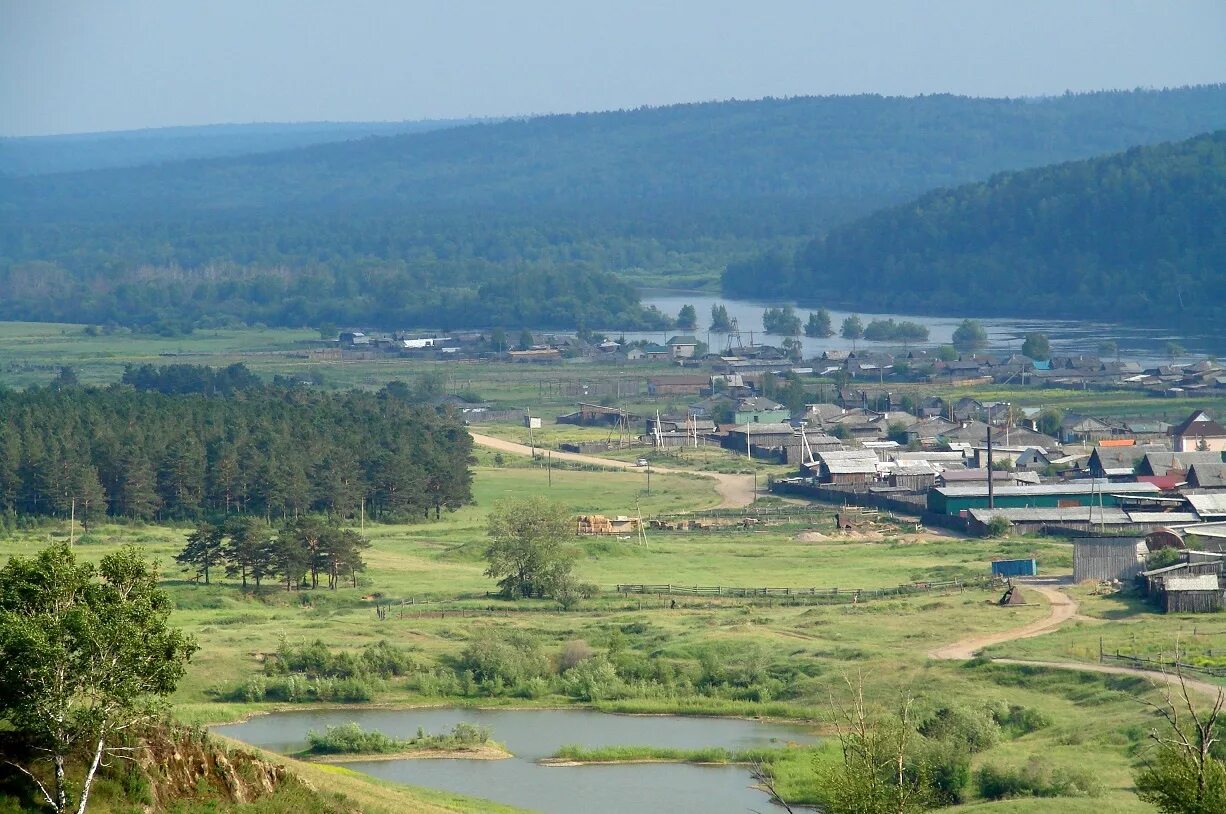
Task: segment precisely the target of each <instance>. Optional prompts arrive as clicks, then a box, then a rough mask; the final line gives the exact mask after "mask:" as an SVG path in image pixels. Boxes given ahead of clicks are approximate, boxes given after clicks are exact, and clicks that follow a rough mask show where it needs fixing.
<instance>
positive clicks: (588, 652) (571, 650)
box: [558, 639, 596, 673]
mask: <svg viewBox="0 0 1226 814" xmlns="http://www.w3.org/2000/svg"><path fill="white" fill-rule="evenodd" d="M595 654H596V651H594V650H593V649H592V646H591V645H589V644H588V643H587V642H585V641H583V640H582V639H574V640H572V641H569V642H566V643H565V644H564V645H562V650H561V651H560V652H559V653H558V672H559V673H564V672H566V671H567V670H569V669H570V668H572V667H574V666H576V665H578V664H579V662H581V661H586V660H587V659H590V658H591V657H592V656H594V655H595Z"/></svg>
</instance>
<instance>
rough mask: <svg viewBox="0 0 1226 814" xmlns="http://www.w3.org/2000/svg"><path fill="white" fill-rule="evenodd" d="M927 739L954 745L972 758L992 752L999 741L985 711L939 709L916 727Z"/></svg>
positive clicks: (993, 725)
mask: <svg viewBox="0 0 1226 814" xmlns="http://www.w3.org/2000/svg"><path fill="white" fill-rule="evenodd" d="M919 731H920V734H922V735H923V736H924V737H926V738H930V739H933V740H941V741H953V742H955V743H958V744H961V745H963V746H965V748H966V750H967V751H968V752H970V753H971V754H974V753H976V752H982V751H984V750H985V749H991V748H992V747H993V746H995V745H996V743H997V741H998V740H1000V727H999V726H997V724H996V721H995V719H994V718H993V717H992V716H991V715H989V714H988V713H987V712H986V711H982V710H970V709H965V708H963V707H941V708H940V709H938V710H937V711H936V712H935V713H933V715H932V717H930V718H928V719H927V720H926V721H924V722H923V723H922V724H920V726H919Z"/></svg>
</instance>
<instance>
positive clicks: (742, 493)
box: [469, 432, 754, 509]
mask: <svg viewBox="0 0 1226 814" xmlns="http://www.w3.org/2000/svg"><path fill="white" fill-rule="evenodd" d="M469 434H470V435H471V436H472V437H473V442H474V443H477V444H480V445H481V446H483V447H488V448H489V449H494V450H498V451H499V452H509V453H511V454H512V455H531V454H532V448H531V447H529V446H527V445H525V444H517V443H515V442H514V441H504V440H503V439H501V438H494V437H493V436H490V435H481V434H480V433H475V432H470V433H469ZM551 455H552V456H553V458H554V459H555V460H560V461H573V462H574V463H580V464H591V465H594V466H603V467H605V468H607V469H627V470H631V471H634V472H638V471H641V470H640V468H639V467H637V466H635V465H634V464H632V463H629V462H627V461H614V460H610V459H608V458H600V457H598V456H596V455H581V454H579V453H577V452H558V451H557V450H551ZM651 471H652V472H663V473H665V474H681V475H699V476H701V477H704V478H711V479H712V480H714V481H715V491H717V492H719V496H720V504H719V508H721V509H739V508H741V507H743V506H748V505H749V504H751V503H753V498H754V494H753V483H754V478H753V475H728V474H724V473H721V472H694V471H691V470H686V469H671V468H668V467H663V466H652V467H651Z"/></svg>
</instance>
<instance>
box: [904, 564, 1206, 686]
mask: <svg viewBox="0 0 1226 814" xmlns="http://www.w3.org/2000/svg"><path fill="white" fill-rule="evenodd" d="M1020 587H1021V590H1022V591H1035V592H1037V593H1040V594H1042V595H1043V596H1045V597H1047V599H1048V602H1050V603H1051V612H1050V613H1049V614H1048V615H1047V616H1046V617H1045V618H1043V619H1040V620H1039V621H1037V622H1031V623H1030V624H1028V625H1023V626H1022V627H1017V628H1013V629H1012V630H1005V631H1002V632H1000V633H990V634H986V635H983V636H975V637H972V638H969V639H963V640H961V641H957V642H954V643H953V644H950V645H946V646H945V647H942V648H939V649H937V650H933V651H932V652H931V653H929V654H928V655H929V657H930V658H934V659H942V660H959V661H961V660H966V659H970V658H973V657H974V655H975V653H977V652H978V651H980V650H982V649H983V648H985V647H989V646H991V645H994V644H1003V643H1004V642H1012V641H1016V640H1017V639H1029V638H1031V637H1032V636H1041V635H1043V634H1044V633H1051V632H1052V631H1053V630H1056V629H1058V628H1059V627H1060V625H1062V624H1064V623H1065V622H1067V621H1068V620H1069V619H1072V618H1073V617H1074V616H1075V615H1076V614H1077V607H1078V606H1077V601H1076V600H1075V599H1073V598H1072V597H1071V596H1069V595H1068V594H1066V593H1064V592H1063V591H1060V590H1057V589H1056V588H1050V587H1047V586H1045V585H1035V584H1031V583H1020ZM992 661H993V662H995V663H998V664H1024V665H1029V666H1031V667H1046V668H1050V669H1054V670H1077V671H1079V672H1084V673H1107V674H1109V675H1127V676H1137V677H1138V678H1143V679H1145V680H1146V681H1149V682H1151V683H1153V684H1161V683H1166V684H1170V685H1178V684H1179V677H1178V676H1176V675H1174V674H1171V673H1159V672H1154V671H1152V670H1137V669H1134V668H1132V667H1117V666H1115V665H1110V664H1093V663H1089V662H1082V661H1031V660H1029V659H992ZM1184 684H1185V685H1186V686H1187V687H1188V689H1190V690H1193V691H1195V692H1199V693H1202V694H1204V695H1206V696H1209V697H1210V698H1212V697H1215V696H1217V694H1218V693H1220V692H1223V691H1224V690H1223V688H1222V687H1220V686H1218V685H1216V684H1210V683H1209V682H1207V681H1201V680H1199V679H1195V678H1191V677H1188V676H1185V677H1184Z"/></svg>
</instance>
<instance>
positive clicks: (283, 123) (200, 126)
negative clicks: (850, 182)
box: [0, 79, 1226, 141]
mask: <svg viewBox="0 0 1226 814" xmlns="http://www.w3.org/2000/svg"><path fill="white" fill-rule="evenodd" d="M1221 85H1226V79H1223V80H1221V81H1217V82H1196V83H1190V84H1185V85H1165V86H1141V87H1131V88H1124V87H1114V88H1095V89H1088V90H1075V89H1066V90H1062V91H1055V92H1051V93H1037V94H999V95H993V94H973V93H956V92H953V91H931V92H924V93H874V92H871V91H863V92H856V93H800V94H789V95H771V94H767V95H764V96H755V97H726V98H714V99H681V100H677V101H673V102H665V103H661V104H642V105H634V106H632V107H618V108H584V109H578V110H554V111H545V112H537V113H515V114H504V115H492V114H490V115H484V114H470V115H466V116H453V117H447V116H441V117H440V116H425V117H419V118H403V119H397V118H393V119H301V120H290V119H284V120H252V121H215V122H199V123H184V124H159V125H151V126H148V127H127V128H117V129H108V130H70V131H62V132H46V133H25V134H13V133H0V139H4V140H6V141H19V140H24V139H29V140H35V139H55V138H65V139H70V138H74V137H84V136H99V137H105V136H122V135H127V134H133V133H153V132H161V131H167V130H207V129H209V128H222V127H305V126H310V125H331V126H336V125H397V124H421V123H427V122H473V123H484V122H502V121H510V120H516V119H520V120H526V119H537V118H546V117H549V116H580V115H595V114H601V113H630V112H633V111H635V110H659V109H664V108H670V107H682V106H687V105H707V104H724V103H728V102H743V103H752V102H762V101H767V100H795V99H849V98H855V97H859V96H874V97H880V98H882V99H921V98H925V97H929V96H952V97H958V98H963V99H996V100H1002V101H1016V100H1032V101H1042V100H1047V99H1059V98H1062V97H1064V96H1093V95H1095V94H1101V93H1138V92H1139V93H1161V92H1163V91H1172V90H1180V89H1187V88H1210V87H1217V86H1221Z"/></svg>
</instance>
